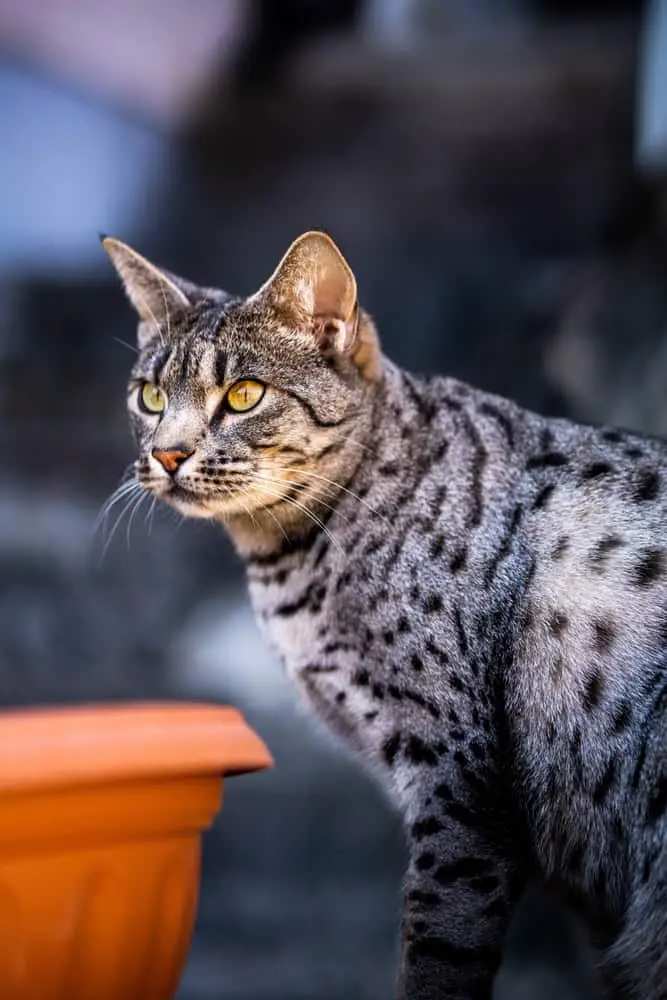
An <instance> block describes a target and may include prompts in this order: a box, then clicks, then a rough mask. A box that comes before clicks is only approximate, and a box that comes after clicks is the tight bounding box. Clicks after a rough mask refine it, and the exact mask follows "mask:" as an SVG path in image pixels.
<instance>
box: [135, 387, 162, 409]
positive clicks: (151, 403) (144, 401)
mask: <svg viewBox="0 0 667 1000" xmlns="http://www.w3.org/2000/svg"><path fill="white" fill-rule="evenodd" d="M166 405H167V400H166V397H165V394H164V393H163V391H162V389H160V388H159V387H158V386H157V385H153V383H152V382H144V384H143V386H142V387H141V389H140V391H139V406H140V407H141V409H142V410H143V411H144V412H145V413H162V411H163V410H164V408H165V406H166Z"/></svg>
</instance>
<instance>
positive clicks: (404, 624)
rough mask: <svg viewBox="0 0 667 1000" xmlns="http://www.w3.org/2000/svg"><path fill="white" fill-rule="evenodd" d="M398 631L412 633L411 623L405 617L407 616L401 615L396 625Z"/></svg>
mask: <svg viewBox="0 0 667 1000" xmlns="http://www.w3.org/2000/svg"><path fill="white" fill-rule="evenodd" d="M396 629H397V631H399V632H409V631H410V622H409V621H408V619H407V618H406V617H405V615H401V617H400V618H399V619H398V622H397V624H396Z"/></svg>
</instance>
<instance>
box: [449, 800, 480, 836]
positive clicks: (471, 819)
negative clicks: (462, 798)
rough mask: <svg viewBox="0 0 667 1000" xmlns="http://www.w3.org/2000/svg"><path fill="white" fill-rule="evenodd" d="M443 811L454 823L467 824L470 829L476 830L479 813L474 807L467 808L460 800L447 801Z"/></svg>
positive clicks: (478, 822)
mask: <svg viewBox="0 0 667 1000" xmlns="http://www.w3.org/2000/svg"><path fill="white" fill-rule="evenodd" d="M445 812H446V813H447V815H448V816H449V817H450V819H453V820H454V821H455V822H456V823H460V824H461V825H462V826H467V827H468V828H469V829H471V830H475V831H478V830H479V826H480V817H479V814H478V813H477V812H476V811H475V810H474V809H469V808H468V806H464V805H463V804H462V803H461V802H448V803H447V805H446V807H445Z"/></svg>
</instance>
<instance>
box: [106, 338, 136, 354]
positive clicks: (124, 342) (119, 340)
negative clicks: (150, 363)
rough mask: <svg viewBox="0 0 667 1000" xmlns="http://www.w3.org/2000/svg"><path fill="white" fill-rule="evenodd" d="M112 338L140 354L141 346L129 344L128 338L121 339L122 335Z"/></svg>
mask: <svg viewBox="0 0 667 1000" xmlns="http://www.w3.org/2000/svg"><path fill="white" fill-rule="evenodd" d="M112 340H115V341H116V343H117V344H120V345H121V347H127V349H128V351H133V352H134V354H139V348H138V347H136V346H135V345H134V344H128V342H127V341H126V340H121V339H120V337H112Z"/></svg>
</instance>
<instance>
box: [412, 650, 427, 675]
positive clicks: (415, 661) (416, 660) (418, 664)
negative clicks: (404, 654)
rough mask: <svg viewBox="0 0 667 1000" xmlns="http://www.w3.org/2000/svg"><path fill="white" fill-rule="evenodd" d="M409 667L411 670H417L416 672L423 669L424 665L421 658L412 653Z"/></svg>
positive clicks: (417, 654)
mask: <svg viewBox="0 0 667 1000" xmlns="http://www.w3.org/2000/svg"><path fill="white" fill-rule="evenodd" d="M410 666H411V667H412V669H413V670H417V671H420V670H423V669H424V663H423V661H422V658H421V656H420V655H419V653H413V654H412V657H411V659H410Z"/></svg>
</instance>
